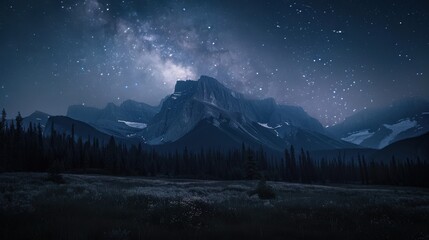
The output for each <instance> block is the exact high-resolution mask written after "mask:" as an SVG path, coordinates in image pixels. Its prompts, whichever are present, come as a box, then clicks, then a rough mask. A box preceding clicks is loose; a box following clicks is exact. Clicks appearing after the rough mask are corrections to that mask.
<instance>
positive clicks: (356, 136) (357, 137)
mask: <svg viewBox="0 0 429 240" xmlns="http://www.w3.org/2000/svg"><path fill="white" fill-rule="evenodd" d="M373 135H374V133H371V132H369V129H366V130H361V131H359V132H355V133H353V134H351V135H350V136H348V137H345V138H341V140H343V141H346V142H350V143H354V144H357V145H359V144H361V143H362V142H363V141H365V140H366V139H368V138H370V137H372V136H373Z"/></svg>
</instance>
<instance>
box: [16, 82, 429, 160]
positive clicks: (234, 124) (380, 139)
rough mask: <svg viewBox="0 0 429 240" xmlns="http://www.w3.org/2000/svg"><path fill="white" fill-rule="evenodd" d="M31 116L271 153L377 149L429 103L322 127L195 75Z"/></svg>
mask: <svg viewBox="0 0 429 240" xmlns="http://www.w3.org/2000/svg"><path fill="white" fill-rule="evenodd" d="M48 119H49V120H48ZM30 121H32V122H36V123H41V125H42V126H46V129H45V133H47V134H49V132H50V131H51V128H52V126H53V127H54V129H55V130H57V131H64V132H65V133H66V134H71V126H72V125H73V126H74V127H75V129H76V130H75V131H74V134H75V135H76V137H79V136H80V137H82V138H84V139H88V138H91V137H97V138H100V139H102V140H104V141H106V142H107V139H108V138H109V137H110V136H114V137H115V138H117V139H119V140H120V141H123V142H129V143H141V144H146V145H151V146H154V147H157V148H160V149H169V150H173V149H177V148H183V147H185V146H186V147H188V148H190V149H195V150H199V149H201V148H217V149H230V148H238V147H240V146H241V144H242V143H245V144H247V145H251V146H255V147H259V146H262V147H264V148H266V149H268V150H271V151H275V152H282V151H283V149H285V148H288V147H290V146H291V145H294V146H295V147H296V148H304V149H306V150H309V151H322V150H328V151H329V150H340V149H343V150H344V149H349V150H350V149H362V148H373V149H381V148H384V147H386V146H388V145H389V144H391V143H394V142H396V141H398V140H403V139H407V138H412V137H417V136H419V135H422V134H424V133H426V132H428V131H429V102H427V101H425V100H422V99H406V100H403V101H400V102H396V103H394V104H392V105H391V106H388V107H386V108H381V109H368V110H364V111H362V112H358V113H357V114H355V115H353V116H351V117H349V118H347V119H346V120H345V121H344V122H342V123H340V124H338V125H336V126H333V127H329V128H327V129H325V128H323V127H322V125H321V124H320V123H319V121H318V120H316V119H315V118H313V117H311V116H309V115H308V114H307V113H306V112H305V111H304V110H303V109H302V108H300V107H297V106H289V105H279V104H277V103H276V102H275V100H274V99H272V98H269V99H250V98H247V97H245V96H244V95H243V94H241V93H239V92H236V91H233V90H230V89H228V88H226V87H225V86H223V85H222V84H221V83H219V82H218V81H217V80H216V79H214V78H211V77H207V76H201V77H200V79H198V80H197V81H191V80H186V81H178V82H177V83H176V86H175V90H174V92H173V93H172V94H171V95H169V96H167V97H165V98H164V100H163V101H161V103H160V105H159V106H150V105H147V104H145V103H139V102H135V101H132V100H127V101H125V102H123V103H122V104H121V105H119V106H117V105H115V104H113V103H109V104H107V106H106V107H105V108H103V109H97V108H92V107H86V106H82V105H73V106H70V107H69V109H68V111H67V116H65V117H50V118H49V115H47V114H44V113H41V112H35V113H34V114H32V115H30V116H29V117H27V118H25V123H26V122H30ZM24 125H25V124H24Z"/></svg>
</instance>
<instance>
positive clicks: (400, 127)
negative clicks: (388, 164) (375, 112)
mask: <svg viewBox="0 0 429 240" xmlns="http://www.w3.org/2000/svg"><path fill="white" fill-rule="evenodd" d="M383 126H384V127H386V128H388V129H390V130H391V131H392V132H391V133H390V134H389V135H388V136H387V137H385V138H384V139H383V140H382V141H381V142H380V146H379V148H384V147H385V146H387V145H389V144H390V143H391V142H392V140H393V139H395V138H396V136H398V134H400V133H401V132H405V131H407V130H408V129H410V128H413V127H415V126H417V121H414V120H413V121H411V120H410V119H405V120H402V121H400V122H398V123H396V124H392V125H389V124H383Z"/></svg>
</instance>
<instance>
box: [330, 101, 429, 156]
mask: <svg viewBox="0 0 429 240" xmlns="http://www.w3.org/2000/svg"><path fill="white" fill-rule="evenodd" d="M427 131H429V102H428V101H426V100H423V99H418V98H410V99H405V100H402V101H398V102H395V103H394V104H392V105H391V106H388V107H385V108H379V109H368V110H364V111H361V112H359V113H357V114H355V115H353V116H351V117H349V118H347V119H346V120H345V121H344V122H342V123H340V124H338V125H335V126H333V127H330V128H328V129H327V132H328V133H329V134H331V135H332V136H334V137H336V138H338V139H342V140H344V141H348V142H351V143H355V144H358V145H361V146H363V147H370V148H378V149H381V148H383V147H385V146H387V145H389V144H391V143H393V142H395V141H398V140H402V139H406V138H410V137H415V136H418V135H421V134H423V133H425V132H427Z"/></svg>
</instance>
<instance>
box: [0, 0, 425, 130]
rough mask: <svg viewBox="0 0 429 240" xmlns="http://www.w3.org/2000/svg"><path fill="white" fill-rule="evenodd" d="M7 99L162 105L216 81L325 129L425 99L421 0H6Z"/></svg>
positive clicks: (3, 54)
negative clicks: (200, 82) (190, 84)
mask: <svg viewBox="0 0 429 240" xmlns="http://www.w3.org/2000/svg"><path fill="white" fill-rule="evenodd" d="M0 6H1V9H0V13H1V16H0V33H1V36H2V38H1V39H0V43H1V46H0V48H1V49H0V70H1V72H2V77H1V78H0V106H1V107H5V108H6V109H10V110H11V111H12V112H15V111H22V112H23V113H24V114H29V113H31V112H32V111H33V110H35V109H38V110H42V111H46V112H49V113H52V114H64V113H65V110H66V109H67V106H68V105H70V104H83V105H90V106H98V107H101V106H104V105H105V104H106V103H107V102H115V103H121V102H122V101H124V100H126V99H134V100H137V101H143V102H147V103H149V104H153V105H156V104H158V103H159V101H160V100H161V99H162V98H163V97H165V96H166V95H167V94H169V93H171V92H172V90H173V88H174V84H175V82H176V81H177V80H178V79H197V78H198V77H199V75H209V76H213V77H215V78H217V79H218V80H219V81H221V82H222V83H224V84H225V85H226V86H228V87H230V88H233V89H235V90H237V91H240V92H243V93H245V94H247V95H249V96H250V97H255V98H265V97H273V98H275V99H276V101H277V102H279V103H282V104H291V105H299V106H302V107H303V108H304V109H305V110H306V111H307V112H309V113H310V114H311V115H312V116H314V117H316V118H318V119H319V120H320V121H321V122H322V123H323V124H324V125H332V124H335V123H338V122H340V121H342V120H344V118H346V117H347V116H350V115H351V114H353V113H354V112H357V111H360V110H362V109H365V108H369V107H376V106H382V105H387V104H389V103H391V102H392V101H395V100H398V99H401V98H404V97H410V96H412V97H415V96H418V97H424V98H427V97H428V96H429V94H428V91H427V89H429V79H428V77H427V76H428V75H429V73H427V72H426V70H427V69H429V16H428V14H427V11H425V9H429V6H428V4H427V3H426V2H425V1H405V0H404V1H389V2H386V1H381V0H379V1H369V0H367V1H365V0H364V1H357V0H348V1H328V0H326V1H310V0H306V1H305V0H302V1H287V0H284V1H280V0H279V1H180V0H179V1H167V0H160V1H149V0H138V1H137V0H135V1H125V0H123V1H113V0H68V1H67V0H63V1H53V0H52V1H43V2H39V1H24V0H22V1H12V0H9V1H2V3H0Z"/></svg>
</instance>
